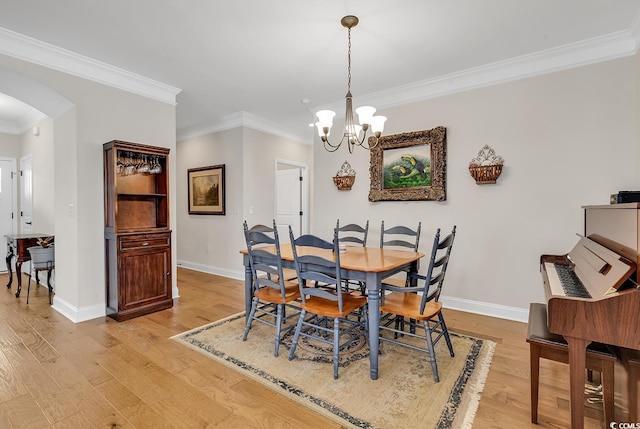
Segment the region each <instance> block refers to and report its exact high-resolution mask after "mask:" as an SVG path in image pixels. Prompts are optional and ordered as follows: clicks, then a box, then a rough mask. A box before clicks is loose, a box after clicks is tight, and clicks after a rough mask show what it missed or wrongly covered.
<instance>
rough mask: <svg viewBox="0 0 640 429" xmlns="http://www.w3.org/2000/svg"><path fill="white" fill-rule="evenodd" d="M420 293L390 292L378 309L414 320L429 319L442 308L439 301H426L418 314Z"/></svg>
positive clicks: (420, 300) (420, 299)
mask: <svg viewBox="0 0 640 429" xmlns="http://www.w3.org/2000/svg"><path fill="white" fill-rule="evenodd" d="M421 302H422V295H418V294H415V293H399V292H391V293H390V294H388V295H386V296H385V297H384V304H383V305H381V306H380V310H381V311H382V312H384V313H393V314H396V315H399V316H404V317H405V318H409V319H415V320H429V319H431V318H432V317H433V316H435V315H436V314H438V313H439V312H440V311H441V310H442V303H441V302H440V301H430V302H427V305H426V306H425V309H424V312H422V314H420V304H421Z"/></svg>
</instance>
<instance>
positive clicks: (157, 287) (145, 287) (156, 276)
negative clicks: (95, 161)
mask: <svg viewBox="0 0 640 429" xmlns="http://www.w3.org/2000/svg"><path fill="white" fill-rule="evenodd" d="M103 150H104V151H103V155H104V207H105V211H104V225H105V228H104V237H105V255H106V289H107V290H106V294H107V296H106V299H107V309H106V312H107V315H108V316H109V317H112V318H113V319H115V320H118V321H122V320H126V319H130V318H133V317H137V316H142V315H144V314H148V313H151V312H154V311H158V310H164V309H166V308H170V307H171V306H173V298H172V296H171V230H170V229H169V172H168V168H169V162H168V156H169V149H167V148H161V147H155V146H147V145H143V144H139V143H129V142H124V141H118V140H114V141H111V142H108V143H105V144H104V145H103Z"/></svg>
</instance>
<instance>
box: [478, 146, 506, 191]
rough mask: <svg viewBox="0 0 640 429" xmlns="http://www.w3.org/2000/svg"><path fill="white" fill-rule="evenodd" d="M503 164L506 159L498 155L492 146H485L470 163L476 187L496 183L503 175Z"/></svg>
mask: <svg viewBox="0 0 640 429" xmlns="http://www.w3.org/2000/svg"><path fill="white" fill-rule="evenodd" d="M503 164H504V159H502V157H501V156H498V155H496V152H495V151H494V150H493V149H492V148H491V146H489V145H484V147H483V148H482V149H480V151H479V152H478V156H476V157H475V158H473V159H472V160H471V162H470V163H469V173H470V174H471V177H473V178H474V180H475V181H476V185H486V184H490V183H496V180H498V177H500V173H502V165H503Z"/></svg>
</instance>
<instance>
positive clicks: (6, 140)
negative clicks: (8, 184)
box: [0, 133, 20, 160]
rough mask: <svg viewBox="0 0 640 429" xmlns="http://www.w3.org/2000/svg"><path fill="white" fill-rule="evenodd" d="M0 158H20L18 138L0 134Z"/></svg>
mask: <svg viewBox="0 0 640 429" xmlns="http://www.w3.org/2000/svg"><path fill="white" fill-rule="evenodd" d="M0 157H2V158H15V159H16V160H17V159H18V158H20V136H16V135H13V134H4V133H0Z"/></svg>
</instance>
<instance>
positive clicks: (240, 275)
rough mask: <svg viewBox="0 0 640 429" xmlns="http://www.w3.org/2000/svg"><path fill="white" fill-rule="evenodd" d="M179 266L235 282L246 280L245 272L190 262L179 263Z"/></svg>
mask: <svg viewBox="0 0 640 429" xmlns="http://www.w3.org/2000/svg"><path fill="white" fill-rule="evenodd" d="M177 264H178V267H182V268H187V269H189V270H193V271H200V272H202V273H207V274H215V275H216V276H221V277H227V278H230V279H235V280H244V271H234V270H227V269H224V268H218V267H212V266H211V265H203V264H198V263H195V262H189V261H178V262H177Z"/></svg>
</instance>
